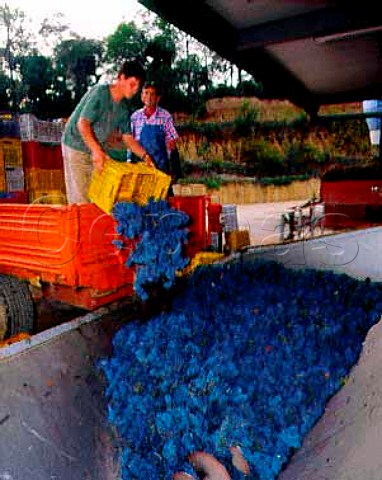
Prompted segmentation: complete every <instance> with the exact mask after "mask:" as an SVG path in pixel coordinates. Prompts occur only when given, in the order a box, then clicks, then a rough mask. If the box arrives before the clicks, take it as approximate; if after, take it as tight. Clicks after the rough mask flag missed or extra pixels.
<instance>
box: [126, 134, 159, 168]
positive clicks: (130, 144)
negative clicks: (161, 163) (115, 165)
mask: <svg viewBox="0 0 382 480" xmlns="http://www.w3.org/2000/svg"><path fill="white" fill-rule="evenodd" d="M122 138H123V141H124V143H125V145H126V146H127V148H129V149H130V150H131V151H132V152H133V153H135V155H136V156H137V157H139V158H140V159H141V160H143V161H144V162H145V163H146V164H147V165H148V166H149V167H155V163H154V161H153V159H152V158H151V156H150V155H149V154H148V153H147V152H146V150H145V149H144V148H143V147H142V145H141V144H140V143H139V142H138V141H137V140H135V138H134V137H133V136H132V135H131V134H125V135H123V137H122Z"/></svg>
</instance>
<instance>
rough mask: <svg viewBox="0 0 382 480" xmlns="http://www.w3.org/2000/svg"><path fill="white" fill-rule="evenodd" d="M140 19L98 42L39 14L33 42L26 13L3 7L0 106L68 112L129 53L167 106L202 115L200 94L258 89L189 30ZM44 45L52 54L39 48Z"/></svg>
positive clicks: (59, 18)
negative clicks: (236, 84)
mask: <svg viewBox="0 0 382 480" xmlns="http://www.w3.org/2000/svg"><path fill="white" fill-rule="evenodd" d="M140 19H141V22H140V23H141V26H140V27H138V26H137V24H136V22H134V21H131V22H129V23H121V24H120V25H118V27H117V28H116V30H115V31H114V32H112V33H111V34H110V35H109V36H107V37H106V38H105V39H104V40H103V41H99V40H93V39H87V38H81V37H80V36H79V35H77V34H76V33H74V32H70V29H69V26H68V25H67V24H66V22H65V18H64V16H63V15H62V14H60V13H58V14H55V15H54V16H53V17H52V18H50V19H44V20H43V21H42V23H41V25H40V27H39V28H38V39H39V41H38V42H37V36H36V35H35V34H33V32H32V31H31V30H30V28H29V23H28V18H27V17H26V16H25V14H24V12H22V11H21V10H19V9H11V8H10V7H9V6H8V5H7V4H6V3H5V4H4V5H3V6H0V33H1V34H2V35H1V36H2V38H4V44H3V45H0V102H1V108H2V109H3V110H4V109H7V110H11V111H15V112H33V113H34V114H36V116H38V117H41V118H49V117H50V118H54V117H55V116H57V117H60V116H64V117H66V116H68V115H69V114H70V113H71V111H72V109H73V108H74V106H75V105H76V104H77V102H78V101H79V99H80V98H81V97H82V95H83V94H84V93H85V92H86V91H87V89H88V88H89V87H90V86H92V85H94V84H95V83H96V82H98V81H99V80H100V78H101V77H102V75H106V74H107V73H108V72H112V73H115V72H116V70H117V68H118V66H119V65H120V63H121V62H122V61H124V60H125V59H130V58H135V59H139V60H140V61H141V62H142V63H143V64H144V65H145V67H146V71H147V78H148V80H155V81H156V82H158V83H160V84H161V86H162V90H163V95H162V104H163V105H164V106H165V107H167V108H168V109H169V110H170V111H175V110H177V111H186V112H189V113H192V114H194V115H197V114H200V113H202V111H203V108H202V106H203V105H204V103H205V100H206V99H208V98H211V97H213V96H214V94H219V91H221V90H222V89H223V90H224V88H227V89H228V88H230V89H232V90H234V91H237V92H241V94H242V93H243V91H244V90H246V91H251V94H253V93H254V92H256V91H258V88H259V85H258V84H256V82H254V81H253V80H246V83H245V82H244V81H243V82H242V83H241V84H242V86H243V88H242V89H241V90H240V85H239V87H238V88H236V87H234V86H233V84H234V82H233V71H234V68H236V67H233V66H232V65H231V64H230V63H229V62H228V61H226V60H223V59H222V58H220V57H219V56H218V55H216V54H215V53H214V52H211V51H210V50H208V48H207V47H205V46H203V45H200V44H198V43H197V42H196V41H195V40H194V39H192V37H190V36H189V35H187V34H185V33H184V32H181V31H180V30H178V29H177V28H175V27H174V26H172V25H170V24H168V23H166V22H165V21H164V20H162V19H161V18H159V17H157V16H155V15H153V14H151V13H147V12H146V13H141V17H140ZM47 48H49V49H50V51H51V52H52V54H51V55H44V53H43V51H44V50H46V49H47ZM241 77H242V75H240V74H238V78H241ZM222 79H223V81H222ZM217 85H218V86H217ZM244 86H245V89H244ZM137 102H138V103H139V98H138V99H137Z"/></svg>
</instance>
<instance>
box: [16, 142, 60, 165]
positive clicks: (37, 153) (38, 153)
mask: <svg viewBox="0 0 382 480" xmlns="http://www.w3.org/2000/svg"><path fill="white" fill-rule="evenodd" d="M21 145H22V149H23V163H24V168H26V169H27V168H45V169H52V170H54V169H61V170H62V169H63V168H64V166H63V160H62V151H61V145H55V144H50V143H41V142H34V141H29V142H21Z"/></svg>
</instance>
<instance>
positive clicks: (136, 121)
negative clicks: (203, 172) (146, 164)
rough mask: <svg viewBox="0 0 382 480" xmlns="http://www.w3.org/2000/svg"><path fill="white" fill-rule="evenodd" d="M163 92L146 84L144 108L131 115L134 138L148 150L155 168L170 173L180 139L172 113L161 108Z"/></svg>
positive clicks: (142, 96)
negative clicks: (177, 141)
mask: <svg viewBox="0 0 382 480" xmlns="http://www.w3.org/2000/svg"><path fill="white" fill-rule="evenodd" d="M160 98H161V92H160V90H159V87H158V85H156V84H155V83H146V84H145V85H144V86H143V88H142V93H141V100H142V103H143V105H144V107H143V108H140V109H139V110H136V111H135V112H134V113H133V114H132V115H131V132H132V134H133V137H134V138H135V139H136V140H138V141H139V142H140V144H141V145H142V146H143V147H144V148H145V149H146V150H147V152H148V153H149V154H150V156H151V157H152V158H153V160H154V163H155V166H156V167H157V168H158V169H159V170H162V171H163V172H165V173H171V172H170V170H171V169H170V157H171V156H172V155H173V154H174V153H175V152H177V150H176V140H177V139H178V138H179V135H178V132H177V131H176V128H175V126H174V120H173V118H172V115H171V114H170V112H168V111H167V110H165V109H164V108H162V107H159V105H158V104H159V101H160Z"/></svg>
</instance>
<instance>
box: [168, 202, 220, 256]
mask: <svg viewBox="0 0 382 480" xmlns="http://www.w3.org/2000/svg"><path fill="white" fill-rule="evenodd" d="M210 201H211V200H210V197H209V196H208V195H197V196H188V197H184V196H175V197H170V198H169V203H170V205H171V206H172V207H173V208H176V209H177V210H181V211H183V212H185V213H186V214H187V215H188V216H189V217H190V224H189V225H188V229H189V231H190V233H189V237H188V241H187V244H186V245H185V255H186V256H187V257H189V258H192V257H193V256H194V255H195V254H196V253H198V252H201V251H203V250H205V249H206V248H207V246H208V234H207V207H208V205H209V204H210Z"/></svg>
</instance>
